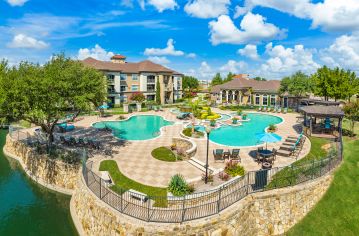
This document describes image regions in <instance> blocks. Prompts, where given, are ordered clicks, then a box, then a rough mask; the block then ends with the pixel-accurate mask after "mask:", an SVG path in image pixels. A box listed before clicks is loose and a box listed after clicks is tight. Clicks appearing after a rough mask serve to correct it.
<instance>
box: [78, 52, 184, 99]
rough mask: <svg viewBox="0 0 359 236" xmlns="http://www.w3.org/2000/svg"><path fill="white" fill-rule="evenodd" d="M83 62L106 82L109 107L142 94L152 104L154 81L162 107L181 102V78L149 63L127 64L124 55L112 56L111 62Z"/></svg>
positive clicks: (91, 60)
mask: <svg viewBox="0 0 359 236" xmlns="http://www.w3.org/2000/svg"><path fill="white" fill-rule="evenodd" d="M82 62H83V63H84V64H85V65H86V66H90V67H93V68H95V69H98V70H100V71H102V72H104V74H105V75H106V77H107V82H108V99H109V101H110V102H111V103H112V104H120V103H123V102H130V98H131V95H132V94H133V93H135V92H141V93H143V94H144V95H145V97H146V100H147V101H155V100H156V90H157V81H159V84H160V95H161V104H168V103H173V102H174V101H176V100H177V99H180V98H182V77H183V75H182V74H181V73H178V72H176V71H174V70H171V69H169V68H167V67H164V66H162V65H159V64H156V63H153V62H151V61H149V60H145V61H141V62H137V63H131V62H126V57H125V56H123V55H114V56H113V57H112V58H111V61H100V60H96V59H94V58H91V57H89V58H86V59H85V60H83V61H82Z"/></svg>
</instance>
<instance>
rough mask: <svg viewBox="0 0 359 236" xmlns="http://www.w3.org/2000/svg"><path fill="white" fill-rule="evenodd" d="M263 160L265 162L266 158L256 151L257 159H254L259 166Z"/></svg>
mask: <svg viewBox="0 0 359 236" xmlns="http://www.w3.org/2000/svg"><path fill="white" fill-rule="evenodd" d="M263 160H264V158H263V157H262V156H261V155H260V154H259V152H258V151H256V155H255V157H254V161H255V162H257V163H258V165H259V164H260V163H262V162H263Z"/></svg>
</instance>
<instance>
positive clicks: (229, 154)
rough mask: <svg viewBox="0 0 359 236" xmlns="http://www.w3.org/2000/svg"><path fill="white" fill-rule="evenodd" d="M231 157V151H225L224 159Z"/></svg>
mask: <svg viewBox="0 0 359 236" xmlns="http://www.w3.org/2000/svg"><path fill="white" fill-rule="evenodd" d="M230 157H231V153H230V152H229V151H227V152H223V159H228V160H229V158H230Z"/></svg>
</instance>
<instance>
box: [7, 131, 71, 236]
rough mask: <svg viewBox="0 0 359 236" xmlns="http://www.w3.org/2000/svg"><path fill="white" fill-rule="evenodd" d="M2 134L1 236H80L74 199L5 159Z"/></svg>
mask: <svg viewBox="0 0 359 236" xmlns="http://www.w3.org/2000/svg"><path fill="white" fill-rule="evenodd" d="M5 137H6V131H4V130H0V148H1V151H0V235H11V236H13V235H16V236H17V235H34V236H35V235H36V236H41V235H46V236H48V235H51V236H55V235H66V236H71V235H77V232H76V229H75V226H74V225H73V223H72V219H71V215H70V208H69V206H70V197H69V196H66V195H63V194H59V193H55V192H53V191H50V190H47V189H45V188H44V187H41V186H40V185H38V184H36V183H35V182H33V181H32V180H30V179H29V178H28V177H27V176H26V174H25V173H24V172H23V170H22V169H21V166H20V165H19V164H18V162H17V161H15V160H13V159H11V158H9V157H8V158H7V157H5V156H4V154H3V152H2V150H3V146H4V144H5Z"/></svg>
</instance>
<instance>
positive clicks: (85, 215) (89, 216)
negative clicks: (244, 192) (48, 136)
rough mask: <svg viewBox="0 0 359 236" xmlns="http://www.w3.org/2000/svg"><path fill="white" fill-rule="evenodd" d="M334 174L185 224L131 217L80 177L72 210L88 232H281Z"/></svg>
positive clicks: (304, 211) (307, 208) (257, 195)
mask: <svg viewBox="0 0 359 236" xmlns="http://www.w3.org/2000/svg"><path fill="white" fill-rule="evenodd" d="M331 180H332V176H331V175H330V174H329V175H326V176H323V177H321V178H319V179H316V180H314V181H311V182H307V183H305V184H301V185H298V186H294V187H289V188H283V189H277V190H271V191H267V192H260V193H255V194H251V195H249V196H247V197H245V198H244V199H242V200H241V201H239V202H237V203H235V204H234V205H232V206H231V207H229V208H227V209H226V210H224V211H222V212H221V213H220V214H217V215H214V216H212V217H208V218H203V219H199V220H195V221H191V222H184V223H182V224H160V223H149V222H143V221H140V220H136V219H134V218H131V217H128V216H126V215H123V214H121V213H119V212H118V211H116V210H114V209H113V208H111V207H109V206H108V205H107V204H105V203H103V202H102V201H100V200H99V199H98V198H97V197H96V196H95V195H93V194H92V193H91V192H90V191H89V190H88V188H87V187H86V186H85V184H84V183H83V180H82V179H81V180H79V182H78V188H77V189H76V191H75V193H74V195H73V199H72V200H73V201H72V205H71V208H72V211H73V212H75V214H74V217H75V218H76V219H75V221H76V222H79V224H80V225H81V227H82V228H83V230H84V232H85V234H86V235H210V236H219V235H220V236H225V235H280V234H283V233H284V232H286V231H287V230H288V229H290V228H291V227H292V226H293V225H294V224H295V223H297V222H298V221H299V220H301V219H302V218H303V217H304V216H305V215H306V214H307V213H308V212H309V211H310V210H311V209H312V207H313V206H314V205H315V204H316V203H317V202H318V201H319V200H320V199H321V197H322V196H323V195H324V193H325V192H326V190H327V189H328V187H329V185H330V183H331Z"/></svg>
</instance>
